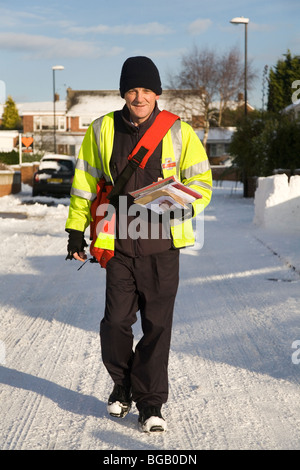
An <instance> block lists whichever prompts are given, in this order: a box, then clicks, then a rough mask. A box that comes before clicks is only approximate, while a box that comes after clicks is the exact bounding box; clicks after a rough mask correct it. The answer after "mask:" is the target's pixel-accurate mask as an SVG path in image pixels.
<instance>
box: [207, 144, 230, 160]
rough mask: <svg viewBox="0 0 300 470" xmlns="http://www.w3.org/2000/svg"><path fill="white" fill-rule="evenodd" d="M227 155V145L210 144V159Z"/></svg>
mask: <svg viewBox="0 0 300 470" xmlns="http://www.w3.org/2000/svg"><path fill="white" fill-rule="evenodd" d="M228 153H229V144H224V143H220V144H210V156H211V157H221V156H222V155H228Z"/></svg>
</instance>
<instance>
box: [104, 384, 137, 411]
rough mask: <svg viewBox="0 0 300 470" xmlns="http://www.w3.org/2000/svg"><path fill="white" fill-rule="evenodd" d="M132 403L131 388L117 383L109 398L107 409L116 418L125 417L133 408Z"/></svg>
mask: <svg viewBox="0 0 300 470" xmlns="http://www.w3.org/2000/svg"><path fill="white" fill-rule="evenodd" d="M131 403H132V398H131V390H130V389H128V388H126V387H124V386H123V385H118V384H115V386H114V388H113V391H112V393H111V394H110V396H109V399H108V404H107V411H108V413H109V414H110V415H111V416H113V417H115V418H124V417H125V416H126V415H127V413H128V412H129V410H130V408H131Z"/></svg>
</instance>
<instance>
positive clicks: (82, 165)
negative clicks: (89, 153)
mask: <svg viewBox="0 0 300 470" xmlns="http://www.w3.org/2000/svg"><path fill="white" fill-rule="evenodd" d="M76 170H82V171H85V172H86V173H88V174H89V175H91V176H93V177H94V178H101V177H102V171H101V170H99V168H95V167H93V166H91V165H90V164H89V163H88V162H86V161H85V160H82V159H81V158H77V162H76Z"/></svg>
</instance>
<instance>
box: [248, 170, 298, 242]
mask: <svg viewBox="0 0 300 470" xmlns="http://www.w3.org/2000/svg"><path fill="white" fill-rule="evenodd" d="M254 206H255V215H254V223H255V224H257V225H261V226H263V227H265V228H269V229H273V230H284V231H287V230H288V231H289V232H295V233H296V232H299V234H300V175H296V176H291V178H290V180H289V179H288V177H287V175H285V174H283V175H274V176H268V177H266V178H258V187H257V190H256V192H255V197H254Z"/></svg>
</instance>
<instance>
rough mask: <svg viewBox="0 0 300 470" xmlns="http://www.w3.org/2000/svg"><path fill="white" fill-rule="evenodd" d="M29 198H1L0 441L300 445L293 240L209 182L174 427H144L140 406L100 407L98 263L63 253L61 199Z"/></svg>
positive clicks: (170, 415)
mask: <svg viewBox="0 0 300 470" xmlns="http://www.w3.org/2000/svg"><path fill="white" fill-rule="evenodd" d="M30 200H31V197H30V193H29V190H28V187H24V190H23V192H22V193H21V194H19V195H15V196H5V197H2V198H0V213H2V216H1V214H0V224H1V225H0V234H1V248H2V249H1V264H0V292H1V303H0V312H1V318H0V415H1V420H0V449H3V450H9V449H14V450H19V449H22V450H25V449H33V450H41V449H66V450H69V449H70V450H81V449H89V450H93V449H95V450H111V451H112V450H201V449H253V450H254V449H300V407H299V390H300V388H299V385H300V323H299V313H300V308H299V307H300V246H299V238H298V239H297V237H296V236H295V235H291V234H289V233H286V234H284V233H278V234H276V233H270V232H267V231H265V230H263V229H261V228H258V227H255V226H254V225H253V223H252V220H253V212H254V207H253V200H252V199H250V200H247V199H244V198H243V197H242V191H241V188H238V189H237V190H233V188H232V187H231V186H230V185H229V186H228V187H225V188H216V189H215V191H214V195H213V200H212V203H211V205H210V206H209V207H208V208H207V210H206V212H205V224H204V226H205V241H204V247H203V248H202V249H201V250H199V251H196V250H185V251H182V254H181V283H180V288H179V292H178V296H177V301H176V309H175V318H174V329H173V338H172V348H171V354H170V364H169V381H170V397H169V401H168V403H167V405H165V407H164V410H163V412H164V413H163V414H164V415H165V418H166V420H167V423H168V431H167V432H166V433H164V434H163V435H154V436H153V435H145V434H142V433H140V432H139V431H138V429H137V418H138V414H137V411H136V409H135V408H133V410H132V411H131V412H130V414H129V415H128V416H127V417H126V418H125V419H124V420H118V419H111V418H109V417H108V416H107V413H106V401H107V397H108V394H109V393H110V391H111V387H112V383H111V380H110V378H109V377H108V374H107V372H106V371H105V369H104V367H103V366H102V364H101V360H100V345H99V337H98V330H99V322H100V319H101V316H102V311H103V304H104V286H105V271H104V270H103V269H100V268H99V267H98V266H97V265H94V264H90V263H88V264H86V265H85V266H84V267H83V268H82V269H81V270H80V271H77V268H78V266H79V264H77V263H75V262H70V261H68V262H66V261H65V260H64V258H65V252H66V234H65V232H64V224H65V220H66V217H67V211H68V207H67V201H66V200H62V201H56V202H55V203H53V200H48V199H44V200H43V202H48V203H50V204H49V205H46V204H41V203H35V204H29V202H30ZM40 201H42V199H40ZM26 202H27V203H26ZM51 204H52V205H51ZM11 212H13V213H15V216H16V217H15V218H12V217H11V216H9V214H8V213H11ZM4 213H6V214H4ZM17 213H18V214H19V215H18V216H17ZM8 216H9V217H8ZM134 331H135V334H136V337H137V338H138V337H139V336H140V325H139V324H136V325H135V327H134Z"/></svg>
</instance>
